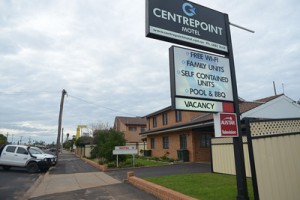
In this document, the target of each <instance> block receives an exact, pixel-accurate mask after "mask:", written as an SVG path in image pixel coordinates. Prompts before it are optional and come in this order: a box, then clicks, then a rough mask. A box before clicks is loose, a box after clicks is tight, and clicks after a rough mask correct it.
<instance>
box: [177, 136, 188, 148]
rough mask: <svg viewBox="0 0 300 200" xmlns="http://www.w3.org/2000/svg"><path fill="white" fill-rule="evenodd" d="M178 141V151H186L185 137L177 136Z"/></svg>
mask: <svg viewBox="0 0 300 200" xmlns="http://www.w3.org/2000/svg"><path fill="white" fill-rule="evenodd" d="M179 140H180V149H187V141H186V135H185V134H184V135H180V136H179Z"/></svg>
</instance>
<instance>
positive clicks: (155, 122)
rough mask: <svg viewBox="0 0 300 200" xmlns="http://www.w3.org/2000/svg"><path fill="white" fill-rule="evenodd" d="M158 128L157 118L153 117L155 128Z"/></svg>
mask: <svg viewBox="0 0 300 200" xmlns="http://www.w3.org/2000/svg"><path fill="white" fill-rule="evenodd" d="M156 127H157V121H156V117H153V128H156Z"/></svg>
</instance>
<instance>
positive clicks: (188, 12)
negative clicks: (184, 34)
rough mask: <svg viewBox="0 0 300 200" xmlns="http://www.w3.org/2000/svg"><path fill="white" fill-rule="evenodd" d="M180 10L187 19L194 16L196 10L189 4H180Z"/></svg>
mask: <svg viewBox="0 0 300 200" xmlns="http://www.w3.org/2000/svg"><path fill="white" fill-rule="evenodd" d="M182 10H183V12H184V14H186V15H187V16H189V17H192V16H194V15H196V8H195V7H194V6H193V5H192V4H190V3H184V4H182Z"/></svg>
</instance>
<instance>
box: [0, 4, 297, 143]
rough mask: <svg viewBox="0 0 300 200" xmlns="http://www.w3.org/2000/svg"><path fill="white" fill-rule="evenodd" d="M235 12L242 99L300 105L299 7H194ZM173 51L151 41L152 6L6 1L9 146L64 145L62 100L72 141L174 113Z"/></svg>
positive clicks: (0, 23) (0, 42)
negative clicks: (126, 121)
mask: <svg viewBox="0 0 300 200" xmlns="http://www.w3.org/2000/svg"><path fill="white" fill-rule="evenodd" d="M193 2H195V3H198V4H201V5H203V6H206V7H209V8H212V9H215V10H218V11H220V12H224V13H227V14H228V15H229V19H230V21H231V22H232V23H234V24H238V25H241V26H244V27H246V28H249V29H251V30H254V31H255V33H254V34H252V33H249V32H246V31H244V30H241V29H237V28H235V27H231V34H232V42H233V50H234V59H235V68H236V77H237V84H238V94H239V96H240V97H242V98H243V99H246V100H249V101H250V100H255V99H259V98H263V97H267V96H272V95H274V89H273V81H275V83H276V88H277V93H283V91H284V93H285V94H286V95H287V96H288V97H290V98H292V99H293V100H298V99H299V98H300V94H299V91H300V83H299V82H300V81H299V80H300V78H299V76H300V64H299V55H300V34H299V33H300V26H299V19H300V12H299V11H300V2H299V1H297V0H272V1H271V0H267V1H261V0H245V1H242V2H241V1H237V0H232V1H222V0H214V1H212V0H203V1H199V0H197V1H196V0H194V1H193ZM171 45H172V44H171V43H167V42H163V41H159V40H154V39H150V38H146V37H145V1H144V0H118V1H103V0H0V80H1V84H0V113H1V114H0V133H2V134H4V135H6V134H8V136H9V138H8V141H9V142H11V141H12V140H13V142H17V141H18V140H20V139H21V136H22V142H24V141H25V142H28V141H29V139H30V140H31V141H33V140H37V141H41V140H42V141H45V142H46V143H52V142H56V137H57V126H58V125H57V123H58V114H59V104H60V99H61V92H62V90H63V89H65V90H66V91H67V93H68V96H66V98H65V104H64V113H63V125H62V126H63V127H64V133H70V135H74V134H75V132H76V127H77V125H79V124H85V125H91V124H99V123H105V124H106V123H108V124H109V125H111V126H113V123H114V118H115V116H145V115H147V114H149V113H152V112H155V111H157V110H159V109H162V108H164V107H167V106H170V105H171V98H170V79H169V53H168V49H169V47H170V46H171Z"/></svg>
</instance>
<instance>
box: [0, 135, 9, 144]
mask: <svg viewBox="0 0 300 200" xmlns="http://www.w3.org/2000/svg"><path fill="white" fill-rule="evenodd" d="M6 142H7V137H6V136H4V135H3V134H0V145H1V144H6Z"/></svg>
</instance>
